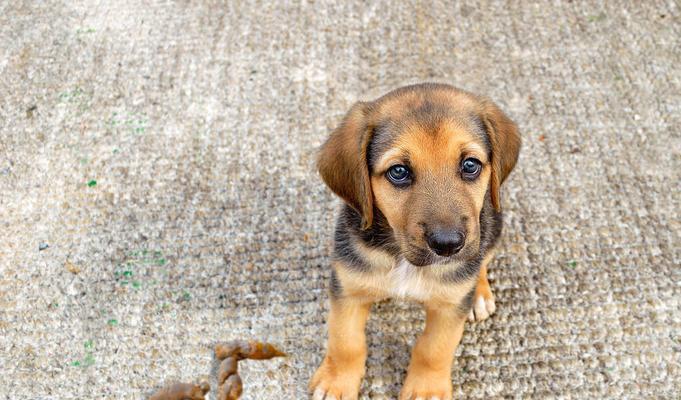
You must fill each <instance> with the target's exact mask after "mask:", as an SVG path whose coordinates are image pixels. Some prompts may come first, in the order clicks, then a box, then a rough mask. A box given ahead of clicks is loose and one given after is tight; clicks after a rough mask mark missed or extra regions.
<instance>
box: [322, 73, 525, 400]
mask: <svg viewBox="0 0 681 400" xmlns="http://www.w3.org/2000/svg"><path fill="white" fill-rule="evenodd" d="M519 150H520V136H519V135H518V131H517V128H516V125H515V124H514V123H513V122H512V121H511V120H510V119H509V118H508V117H507V116H506V115H504V113H502V112H501V111H500V110H499V108H497V106H496V105H494V104H493V103H492V102H491V101H490V100H487V99H485V98H481V97H477V96H475V95H472V94H470V93H467V92H464V91H462V90H459V89H456V88H454V87H452V86H448V85H443V84H420V85H413V86H407V87H403V88H400V89H397V90H395V91H392V92H390V93H388V94H386V95H385V96H383V97H381V98H379V99H377V100H375V101H372V102H360V103H357V104H355V105H354V106H353V107H352V109H351V110H350V111H349V112H348V114H347V115H346V116H345V118H344V120H343V122H342V123H341V125H340V127H338V128H337V129H336V130H335V131H334V132H333V133H332V135H331V137H330V138H329V139H328V140H327V142H326V143H325V144H324V145H323V146H322V148H321V152H320V154H319V160H318V162H319V164H318V165H319V172H320V173H321V176H322V178H323V179H324V182H326V184H327V185H328V186H329V187H330V188H331V190H333V191H334V192H335V193H336V194H337V195H338V196H340V197H341V198H342V199H343V200H344V201H345V202H346V205H345V206H344V208H343V210H342V211H341V214H340V216H339V218H338V222H337V227H336V234H335V251H334V261H333V272H332V274H331V290H330V292H331V293H330V295H331V313H330V315H329V320H328V324H329V340H328V346H327V354H326V357H325V358H324V361H323V362H322V365H321V366H320V367H319V369H318V370H317V372H316V373H315V375H314V377H313V378H312V381H311V382H310V390H311V392H312V393H313V397H314V398H315V399H336V400H341V399H343V400H345V399H356V398H357V396H358V392H359V387H360V382H361V379H362V376H363V375H364V364H365V359H366V354H367V349H366V343H365V336H364V327H365V323H366V319H367V317H368V315H369V309H370V307H371V304H372V303H373V302H375V301H377V300H380V299H384V298H388V297H402V298H408V299H413V300H416V301H419V302H421V303H422V304H423V305H424V306H425V309H426V327H425V330H424V332H423V334H422V335H421V336H420V337H419V339H418V341H417V342H416V345H415V346H414V349H413V352H412V357H411V362H410V364H409V368H408V371H407V378H406V381H405V383H404V386H403V388H402V391H401V394H400V398H401V399H451V396H452V384H451V365H452V361H453V356H454V351H455V350H456V347H457V345H458V344H459V341H460V339H461V334H462V333H463V326H464V321H465V320H466V318H467V317H469V319H477V320H482V319H485V318H487V317H488V316H489V314H491V313H493V312H494V297H493V296H492V292H491V290H490V287H489V283H488V282H487V265H488V264H489V262H490V260H491V259H492V257H493V249H494V245H495V243H496V241H497V238H498V237H499V234H500V232H501V209H500V203H501V201H500V194H499V187H500V186H501V184H502V183H503V182H504V180H505V179H506V177H507V176H508V174H509V173H510V172H511V170H512V169H513V167H514V166H515V163H516V160H517V158H518V152H519Z"/></svg>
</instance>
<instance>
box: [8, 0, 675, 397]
mask: <svg viewBox="0 0 681 400" xmlns="http://www.w3.org/2000/svg"><path fill="white" fill-rule="evenodd" d="M680 17H681V13H680V10H679V4H678V3H677V2H673V1H646V2H643V1H641V2H638V1H618V0H613V1H608V2H593V3H590V2H585V1H574V2H571V1H555V2H550V3H549V2H530V1H523V2H500V1H482V2H480V3H479V4H474V3H473V2H471V3H470V4H468V5H464V4H450V3H449V2H439V1H435V2H388V1H384V2H363V1H358V0H352V1H338V2H335V3H333V2H324V1H315V2H311V1H310V2H302V3H298V2H295V4H294V2H281V1H259V2H258V1H244V2H242V1H232V2H228V3H227V4H219V3H217V2H208V1H204V2H184V1H180V2H161V1H144V2H142V1H140V2H136V1H92V2H54V3H52V4H46V3H45V2H31V1H5V2H0V365H1V366H2V367H1V372H0V398H3V399H5V398H6V399H76V398H77V399H85V398H111V399H114V398H115V399H139V398H144V397H145V396H146V395H148V394H149V393H150V392H151V391H152V390H153V389H154V388H156V387H158V386H159V385H162V384H163V383H165V382H169V381H173V380H185V381H192V380H199V379H204V378H205V379H209V378H210V376H211V374H212V373H214V371H215V368H216V365H217V364H216V362H215V360H214V358H213V354H212V346H213V345H214V344H215V343H216V342H218V341H223V340H227V339H232V338H261V339H266V340H270V341H272V342H274V343H278V344H280V345H281V346H282V347H283V348H284V349H285V350H287V351H288V352H290V353H291V356H290V357H289V358H287V359H283V360H276V361H271V362H259V363H258V362H251V363H244V365H243V368H242V376H243V378H244V380H245V387H246V393H245V395H244V399H303V398H305V397H306V395H305V386H306V383H307V380H308V379H309V377H310V376H311V374H312V372H313V370H314V368H315V367H316V365H317V364H318V363H319V361H320V359H321V356H322V354H323V348H324V345H325V343H324V337H325V332H326V328H325V326H324V321H325V316H326V311H327V308H328V304H327V301H326V290H327V287H328V283H327V278H328V276H329V254H330V251H331V246H332V242H331V234H332V230H333V221H334V210H335V209H336V208H337V206H338V202H337V201H336V200H335V199H334V198H333V196H332V195H331V194H330V192H329V191H327V190H326V189H325V187H324V186H323V184H322V183H321V180H320V179H319V177H318V175H317V174H316V171H315V169H314V167H313V158H314V153H315V149H316V148H317V146H319V144H320V143H321V142H322V141H323V140H324V138H325V137H326V135H327V134H328V133H329V131H330V130H331V129H332V128H333V127H334V126H335V125H336V124H337V123H338V122H339V120H340V118H341V117H342V115H343V113H344V112H345V111H346V110H347V109H348V108H349V106H350V105H351V104H352V103H353V102H354V101H355V100H357V99H358V98H370V96H373V95H377V94H380V93H382V92H384V91H387V90H389V89H392V88H395V87H397V86H399V85H403V84H406V83H413V82H420V81H426V80H428V81H441V82H449V83H452V84H454V85H457V86H460V87H463V88H466V89H468V90H471V91H474V92H476V93H480V94H485V95H488V96H490V97H492V98H493V99H494V100H495V101H497V102H498V103H499V104H500V106H501V107H502V108H503V109H504V110H505V111H507V112H508V113H509V114H510V115H511V116H512V117H513V118H514V119H515V120H516V121H517V122H518V124H519V126H520V127H521V131H522V135H523V139H524V147H523V150H522V154H521V157H520V161H519V164H518V167H517V168H516V170H515V171H514V173H513V174H512V177H511V179H510V180H509V181H508V184H507V185H506V187H505V189H504V193H503V196H504V202H503V206H504V208H505V209H506V211H507V218H506V224H505V233H504V239H503V242H502V246H501V251H500V254H499V256H498V258H497V261H496V262H495V263H494V265H493V266H492V270H491V278H492V281H493V282H492V286H493V288H494V290H495V293H496V296H497V308H498V311H497V313H496V314H495V315H494V316H493V317H492V318H491V319H490V320H488V321H485V322H483V323H480V324H473V325H467V327H466V332H465V335H464V339H463V341H462V344H461V346H460V348H459V350H458V352H457V360H456V365H455V370H454V372H453V374H452V379H453V382H454V384H455V392H456V393H457V394H458V398H467V399H482V398H498V399H501V398H536V399H549V398H560V399H586V398H589V399H678V398H681V268H680V264H681V250H680V248H681V237H680V236H681V218H680V213H679V206H680V205H681V204H680V203H681V200H680V196H679V182H680V181H681V180H680V178H681V172H679V171H680V170H681V150H680V148H681V138H680V127H681V70H680V69H679V65H680V64H681V48H680V46H679V43H680V42H679V38H680V37H681V23H680ZM422 327H423V313H422V312H421V310H420V309H419V307H417V306H416V305H413V304H409V303H405V302H401V301H393V302H385V303H381V304H378V305H376V306H375V307H374V312H373V314H372V317H371V319H370V321H369V324H368V329H367V331H368V342H369V345H370V351H369V359H368V363H367V366H368V370H367V376H366V379H365V381H364V383H363V386H362V398H364V399H394V398H395V397H396V396H397V394H398V392H399V388H400V384H401V381H402V380H403V378H404V375H405V368H406V365H407V362H408V355H409V349H410V346H411V344H412V343H413V342H414V339H415V337H416V335H417V333H418V332H419V330H420V329H421V328H422Z"/></svg>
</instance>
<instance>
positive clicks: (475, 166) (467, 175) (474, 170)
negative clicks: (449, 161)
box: [461, 158, 482, 181]
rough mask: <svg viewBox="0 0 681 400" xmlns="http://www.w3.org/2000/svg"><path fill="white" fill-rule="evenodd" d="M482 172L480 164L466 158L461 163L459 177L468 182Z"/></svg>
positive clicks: (475, 160) (477, 161)
mask: <svg viewBox="0 0 681 400" xmlns="http://www.w3.org/2000/svg"><path fill="white" fill-rule="evenodd" d="M480 171H482V163H481V162H480V160H478V159H475V158H467V159H465V160H463V161H462V162H461V176H462V177H463V178H464V179H466V180H469V181H472V180H474V179H475V178H477V177H478V175H480Z"/></svg>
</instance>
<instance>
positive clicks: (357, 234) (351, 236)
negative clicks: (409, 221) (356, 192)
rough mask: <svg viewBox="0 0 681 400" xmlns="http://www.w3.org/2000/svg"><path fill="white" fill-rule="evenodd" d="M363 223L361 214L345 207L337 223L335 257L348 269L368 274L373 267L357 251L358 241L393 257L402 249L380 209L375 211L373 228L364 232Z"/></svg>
mask: <svg viewBox="0 0 681 400" xmlns="http://www.w3.org/2000/svg"><path fill="white" fill-rule="evenodd" d="M361 223H362V218H361V217H360V215H359V213H358V212H357V211H356V210H355V209H354V208H352V207H350V206H348V205H345V206H344V207H343V209H342V210H341V213H340V215H339V217H338V221H337V223H336V233H335V247H334V255H335V257H336V259H337V260H339V261H342V262H343V264H344V265H346V266H347V267H348V268H352V269H353V270H354V271H358V272H366V271H369V270H371V268H372V266H371V264H370V263H368V262H367V261H366V260H365V259H364V257H363V256H362V254H361V252H360V251H358V250H357V248H356V243H357V242H358V241H361V242H362V243H363V244H364V245H366V246H367V247H374V248H380V249H381V250H384V251H387V252H388V253H390V254H392V255H397V254H399V252H400V249H399V245H398V244H397V242H396V241H395V238H394V236H393V232H392V229H391V228H390V226H389V225H388V222H387V220H386V219H385V216H383V214H382V213H381V212H380V211H379V210H378V209H374V222H373V224H372V225H371V227H369V228H368V229H365V230H362V229H361V228H360V226H361Z"/></svg>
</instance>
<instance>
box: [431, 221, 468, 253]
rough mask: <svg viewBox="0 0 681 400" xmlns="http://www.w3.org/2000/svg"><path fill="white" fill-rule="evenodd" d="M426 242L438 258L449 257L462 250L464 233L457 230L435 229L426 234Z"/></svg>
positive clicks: (464, 241) (464, 238)
mask: <svg viewBox="0 0 681 400" xmlns="http://www.w3.org/2000/svg"><path fill="white" fill-rule="evenodd" d="M426 242H427V243H428V247H430V249H431V250H433V252H435V254H437V255H438V256H441V257H449V256H451V255H454V254H456V253H458V252H459V250H461V249H462V248H463V245H464V244H465V243H466V233H465V232H463V231H461V230H459V229H453V228H437V229H433V230H431V231H429V232H428V233H427V234H426Z"/></svg>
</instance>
